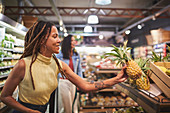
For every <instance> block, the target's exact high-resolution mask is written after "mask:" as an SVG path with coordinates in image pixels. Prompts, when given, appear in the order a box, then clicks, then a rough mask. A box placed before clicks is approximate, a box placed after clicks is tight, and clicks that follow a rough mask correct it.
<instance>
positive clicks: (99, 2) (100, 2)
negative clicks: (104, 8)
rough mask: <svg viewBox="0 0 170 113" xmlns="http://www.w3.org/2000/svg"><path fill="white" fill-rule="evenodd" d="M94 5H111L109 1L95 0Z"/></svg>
mask: <svg viewBox="0 0 170 113" xmlns="http://www.w3.org/2000/svg"><path fill="white" fill-rule="evenodd" d="M95 3H96V4H98V5H109V4H111V3H112V1H111V0H95Z"/></svg>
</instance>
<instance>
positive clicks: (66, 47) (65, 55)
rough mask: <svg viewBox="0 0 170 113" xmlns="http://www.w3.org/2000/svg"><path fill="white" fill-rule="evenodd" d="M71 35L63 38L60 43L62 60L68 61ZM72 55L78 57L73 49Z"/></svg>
mask: <svg viewBox="0 0 170 113" xmlns="http://www.w3.org/2000/svg"><path fill="white" fill-rule="evenodd" d="M72 36H73V35H68V36H67V37H65V38H64V39H63V41H62V43H61V52H62V53H63V58H64V59H70V54H71V51H72V50H71V38H72ZM73 53H75V54H76V55H78V53H77V52H76V50H75V49H73Z"/></svg>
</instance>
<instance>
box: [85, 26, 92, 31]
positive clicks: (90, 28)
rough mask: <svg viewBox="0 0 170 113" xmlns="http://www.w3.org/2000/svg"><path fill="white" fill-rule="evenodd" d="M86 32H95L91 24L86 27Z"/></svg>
mask: <svg viewBox="0 0 170 113" xmlns="http://www.w3.org/2000/svg"><path fill="white" fill-rule="evenodd" d="M84 32H93V29H92V27H91V26H89V25H87V26H85V27H84Z"/></svg>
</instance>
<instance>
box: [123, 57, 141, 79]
mask: <svg viewBox="0 0 170 113" xmlns="http://www.w3.org/2000/svg"><path fill="white" fill-rule="evenodd" d="M126 73H127V75H128V76H129V77H130V78H131V79H133V80H136V79H138V78H140V77H141V75H142V70H141V68H140V67H139V66H138V64H137V63H136V62H135V61H133V60H130V61H128V62H127V69H126Z"/></svg>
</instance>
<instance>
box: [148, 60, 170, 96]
mask: <svg viewBox="0 0 170 113" xmlns="http://www.w3.org/2000/svg"><path fill="white" fill-rule="evenodd" d="M159 66H162V67H165V68H166V69H170V62H155V63H150V68H151V71H150V72H151V73H150V78H151V79H152V80H153V81H154V82H155V84H156V85H157V86H158V87H159V88H160V89H161V90H162V92H163V93H164V94H165V95H166V96H167V97H168V98H170V76H168V75H167V74H166V73H165V71H163V70H161V69H160V67H159Z"/></svg>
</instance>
